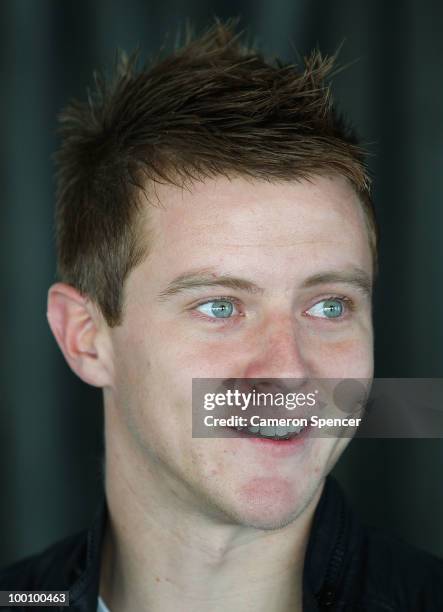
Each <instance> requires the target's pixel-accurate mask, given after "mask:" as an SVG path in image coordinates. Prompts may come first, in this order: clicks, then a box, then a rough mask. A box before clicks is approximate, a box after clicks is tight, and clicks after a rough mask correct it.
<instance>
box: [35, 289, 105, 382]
mask: <svg viewBox="0 0 443 612" xmlns="http://www.w3.org/2000/svg"><path fill="white" fill-rule="evenodd" d="M47 318H48V323H49V326H50V328H51V330H52V333H53V334H54V337H55V339H56V341H57V344H58V345H59V347H60V349H61V351H62V353H63V355H64V357H65V359H66V361H67V363H68V365H69V367H70V368H71V370H73V372H75V374H77V376H79V377H80V378H81V379H82V380H83V381H84V382H86V383H88V384H90V385H94V386H96V387H105V386H107V385H109V384H110V376H109V359H110V355H109V354H108V352H107V350H106V349H105V343H104V342H103V341H102V335H103V329H102V326H100V321H99V320H98V316H97V311H96V310H95V309H94V306H93V304H92V303H91V301H90V300H89V299H88V298H87V297H85V296H83V295H82V294H81V293H80V292H79V291H77V289H75V288H74V287H72V286H70V285H67V284H66V283H56V284H54V285H52V287H51V288H50V289H49V292H48V308H47Z"/></svg>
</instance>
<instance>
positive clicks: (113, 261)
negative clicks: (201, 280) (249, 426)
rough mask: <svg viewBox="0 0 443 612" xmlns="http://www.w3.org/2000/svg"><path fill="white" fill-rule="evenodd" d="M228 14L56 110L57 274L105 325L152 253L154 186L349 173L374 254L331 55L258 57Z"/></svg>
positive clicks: (362, 178)
mask: <svg viewBox="0 0 443 612" xmlns="http://www.w3.org/2000/svg"><path fill="white" fill-rule="evenodd" d="M240 39H241V33H236V32H235V22H234V21H229V22H227V23H221V22H220V21H218V20H216V22H215V24H214V25H213V26H212V27H211V28H210V29H209V30H207V31H206V32H205V33H203V34H202V35H201V36H199V37H197V38H196V37H194V36H193V35H192V33H189V32H188V35H187V38H186V40H185V42H184V44H183V45H182V46H180V47H178V48H176V49H175V50H173V51H172V52H170V53H169V55H167V56H165V57H160V58H157V59H156V60H155V61H154V62H152V63H150V64H149V65H145V66H142V67H141V68H138V67H137V63H138V62H137V54H133V55H132V56H130V57H129V58H128V57H127V56H126V55H125V54H121V56H120V61H119V62H118V65H117V67H116V71H115V75H114V77H113V78H112V79H110V80H106V79H105V78H103V77H101V76H99V75H96V78H95V85H96V87H95V90H94V91H93V92H90V93H89V95H88V98H87V100H86V101H85V102H80V101H73V102H71V103H70V104H69V106H68V107H67V108H66V109H65V110H64V111H63V112H62V113H61V115H60V134H61V139H62V142H61V147H60V150H59V151H58V153H57V154H56V162H57V166H58V173H57V181H58V186H57V212H56V233H57V252H58V272H59V276H60V278H61V279H62V280H63V281H65V282H67V283H69V284H71V285H73V286H74V287H76V288H77V289H78V290H79V291H80V292H81V293H82V294H85V295H88V296H89V297H90V298H91V299H92V300H93V301H94V302H96V303H97V305H99V307H100V308H101V310H102V312H103V314H104V316H105V318H106V320H107V322H108V324H109V325H110V326H114V325H118V324H119V323H121V320H122V301H123V288H124V281H125V279H126V277H127V275H128V274H129V272H130V271H131V270H132V269H133V268H134V267H135V266H136V265H138V264H139V263H140V262H141V261H142V260H143V258H144V257H146V256H147V254H148V251H149V241H148V240H147V236H146V234H143V232H142V231H141V229H140V228H141V227H142V224H141V223H140V222H139V221H140V216H141V215H142V204H141V202H142V200H143V199H142V198H140V194H141V193H143V192H145V194H146V193H147V190H148V187H149V185H153V184H155V183H156V182H161V183H171V184H175V185H181V186H186V185H187V184H192V182H193V181H199V180H204V179H206V178H211V177H216V176H218V175H225V176H228V177H233V176H238V175H243V176H249V177H251V178H254V179H257V180H266V181H279V180H280V181H287V180H300V179H303V178H309V177H312V176H315V175H319V174H338V175H341V176H344V177H345V178H347V179H348V180H349V181H350V183H351V184H352V185H353V187H354V188H355V190H356V192H357V193H358V195H359V196H360V199H361V202H362V206H363V209H364V211H365V213H366V220H367V225H368V229H369V235H370V241H371V247H372V249H373V253H374V256H375V251H376V226H375V218H374V213H373V207H372V203H371V198H370V181H369V177H368V173H367V171H366V168H365V163H364V158H365V156H364V152H363V150H362V149H361V147H360V146H359V145H358V142H357V139H356V137H355V135H354V133H353V131H352V130H351V129H350V128H349V127H348V126H346V125H345V123H344V121H343V120H342V118H341V117H340V116H339V115H338V114H337V112H336V110H335V108H334V106H333V103H332V98H331V93H330V87H329V83H328V81H329V79H330V77H331V75H332V73H333V69H334V65H335V59H336V57H335V55H334V56H332V57H324V56H323V55H322V54H321V53H320V51H318V50H315V51H313V52H312V54H311V55H310V56H309V57H306V58H304V60H303V65H302V66H301V67H299V66H297V65H296V64H285V63H283V62H282V61H280V60H278V59H276V60H273V61H269V62H268V61H266V60H265V59H264V58H263V56H262V55H261V54H260V53H259V52H258V51H257V50H256V49H254V48H250V47H248V46H246V45H244V44H242V42H241V40H240Z"/></svg>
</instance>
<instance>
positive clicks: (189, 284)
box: [158, 270, 264, 300]
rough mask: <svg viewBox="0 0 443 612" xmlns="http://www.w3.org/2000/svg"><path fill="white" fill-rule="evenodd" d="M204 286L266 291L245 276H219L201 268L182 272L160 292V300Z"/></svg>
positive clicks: (253, 291) (251, 291) (259, 292)
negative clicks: (187, 272) (188, 272)
mask: <svg viewBox="0 0 443 612" xmlns="http://www.w3.org/2000/svg"><path fill="white" fill-rule="evenodd" d="M204 287H226V288H227V289H234V290H240V291H247V292H248V293H258V294H262V293H264V289H262V288H261V287H259V286H258V285H256V284H255V283H253V282H252V281H249V280H246V279H244V278H238V277H236V276H231V275H230V274H222V275H220V276H217V275H216V273H215V272H214V271H212V272H211V271H209V270H201V271H198V272H191V273H190V274H181V275H180V276H178V277H177V278H175V279H174V280H173V281H172V282H171V283H169V285H168V286H167V287H166V289H164V290H163V291H161V292H160V293H159V295H158V297H159V299H160V300H164V299H167V298H168V297H170V296H172V295H176V294H177V293H181V292H182V291H188V290H192V289H201V288H204Z"/></svg>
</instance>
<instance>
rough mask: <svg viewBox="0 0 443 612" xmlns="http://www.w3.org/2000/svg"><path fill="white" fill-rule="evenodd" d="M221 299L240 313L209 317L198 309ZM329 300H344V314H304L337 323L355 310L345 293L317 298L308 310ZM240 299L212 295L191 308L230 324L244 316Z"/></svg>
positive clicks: (218, 321) (220, 322)
mask: <svg viewBox="0 0 443 612" xmlns="http://www.w3.org/2000/svg"><path fill="white" fill-rule="evenodd" d="M219 300H222V301H227V302H232V303H233V304H234V306H235V307H236V308H237V309H238V310H240V312H239V314H238V315H234V316H232V317H226V318H222V317H220V318H217V317H207V316H206V315H204V314H203V313H200V312H198V311H197V308H198V307H199V306H203V305H204V304H208V303H209V302H217V301H219ZM328 301H339V302H342V304H343V306H344V313H343V315H342V316H339V317H335V318H327V317H324V318H323V317H316V316H314V315H309V314H306V311H305V312H304V313H303V314H304V316H307V317H309V318H311V319H320V320H323V321H328V322H331V323H336V322H339V321H343V320H344V319H345V318H346V317H347V315H348V314H350V313H351V312H353V311H354V310H355V304H354V302H353V300H351V298H349V297H347V296H345V295H329V296H327V297H323V298H321V299H319V300H317V301H316V302H314V303H313V304H312V305H311V306H310V307H309V308H308V309H307V310H310V309H311V308H313V307H314V306H315V305H316V304H319V303H320V302H328ZM240 304H241V302H240V300H238V299H237V298H234V297H231V296H229V295H220V296H215V297H211V298H209V299H206V300H202V301H201V302H199V303H197V304H194V305H192V306H191V307H190V308H189V310H191V311H192V313H193V315H194V316H196V317H198V318H202V319H204V320H205V321H208V322H209V323H215V324H217V325H223V326H225V325H229V324H231V325H232V324H233V323H235V322H237V318H238V317H244V316H245V315H244V313H242V312H241V308H240Z"/></svg>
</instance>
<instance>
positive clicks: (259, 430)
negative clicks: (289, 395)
mask: <svg viewBox="0 0 443 612" xmlns="http://www.w3.org/2000/svg"><path fill="white" fill-rule="evenodd" d="M229 429H231V430H233V431H235V432H236V433H238V434H239V435H240V436H242V437H243V436H249V437H253V438H263V439H265V440H292V439H293V438H297V437H298V436H299V435H300V434H301V433H302V432H303V431H305V430H306V429H308V427H307V426H303V425H301V426H295V425H290V426H288V427H281V426H273V425H266V426H265V425H262V426H259V425H255V426H248V427H230V428H229Z"/></svg>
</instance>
